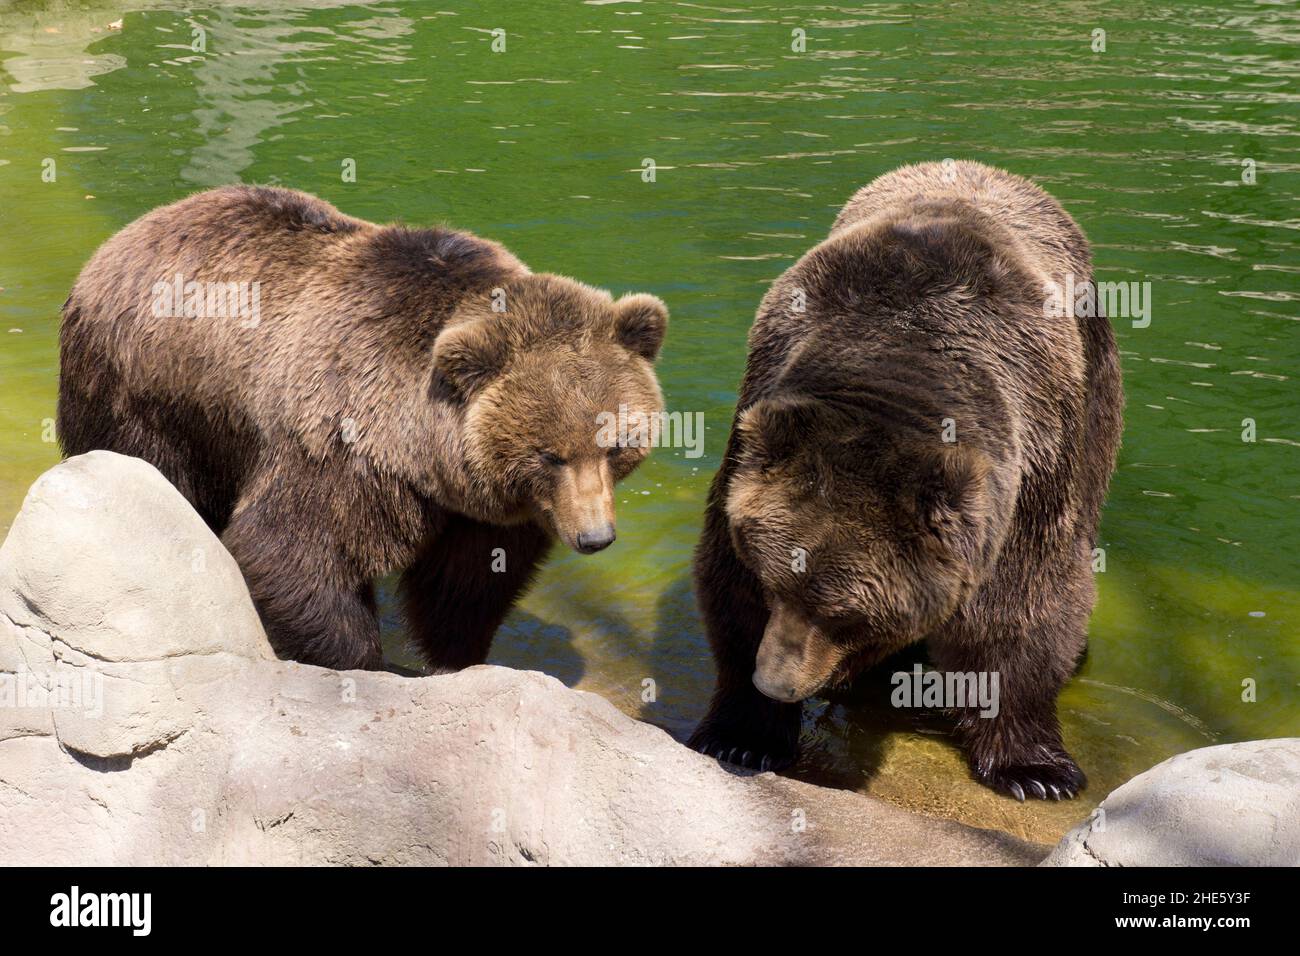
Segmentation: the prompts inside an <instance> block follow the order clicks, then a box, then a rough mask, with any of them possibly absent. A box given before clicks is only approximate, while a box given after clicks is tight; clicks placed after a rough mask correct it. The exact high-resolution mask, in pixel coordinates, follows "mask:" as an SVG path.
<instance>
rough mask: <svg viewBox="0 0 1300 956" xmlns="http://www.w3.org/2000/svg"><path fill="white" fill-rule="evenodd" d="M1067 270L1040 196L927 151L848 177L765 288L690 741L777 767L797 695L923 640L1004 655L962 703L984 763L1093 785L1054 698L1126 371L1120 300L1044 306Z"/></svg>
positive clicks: (1066, 234)
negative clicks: (987, 701)
mask: <svg viewBox="0 0 1300 956" xmlns="http://www.w3.org/2000/svg"><path fill="white" fill-rule="evenodd" d="M1067 274H1073V276H1074V277H1075V281H1076V283H1077V284H1082V283H1083V282H1086V281H1091V279H1092V266H1091V257H1090V253H1089V249H1088V244H1087V241H1086V240H1085V239H1084V236H1083V234H1082V233H1081V232H1080V230H1079V228H1078V227H1077V226H1076V225H1075V223H1074V221H1073V220H1072V219H1071V218H1070V217H1069V216H1068V215H1067V214H1066V212H1065V211H1064V210H1063V209H1062V208H1061V207H1060V205H1058V204H1057V203H1056V201H1055V200H1053V199H1052V198H1051V197H1050V196H1048V195H1047V194H1046V193H1044V192H1043V191H1042V190H1040V189H1039V188H1037V187H1036V186H1034V185H1033V184H1031V183H1029V182H1028V181H1026V180H1024V179H1021V178H1020V177H1018V176H1013V175H1011V174H1009V173H1006V172H1003V171H1001V170H996V169H991V168H989V167H987V166H983V165H980V164H978V163H957V164H955V166H948V167H944V166H941V165H939V164H924V165H919V166H909V167H904V168H902V169H899V170H896V171H894V172H892V173H889V174H887V175H885V176H882V177H880V178H879V179H877V180H876V181H875V182H873V183H871V184H870V185H868V186H867V187H865V188H864V189H862V190H860V191H859V192H858V193H857V194H856V195H855V196H854V197H853V198H852V199H851V200H850V201H849V203H848V204H847V205H846V206H845V207H844V209H843V211H842V212H841V213H840V215H839V217H838V219H837V220H836V222H835V225H834V228H833V229H832V230H831V234H830V236H829V238H827V239H826V240H825V241H824V242H822V243H821V244H820V245H818V246H816V247H815V248H814V249H812V250H811V251H810V252H809V253H807V254H806V255H805V256H804V257H803V258H802V259H800V260H799V261H798V262H797V263H796V264H795V265H794V266H792V267H791V268H790V269H789V271H787V272H786V273H785V274H784V275H783V276H781V277H780V278H779V279H778V280H777V281H776V283H775V284H774V285H773V286H772V288H771V289H770V291H769V292H768V294H767V295H766V296H765V297H764V299H763V302H762V305H761V306H760V307H759V311H758V317H757V319H756V321H755V323H754V326H753V329H752V330H751V332H750V338H749V362H748V367H747V369H746V372H745V377H744V381H743V383H742V385H741V392H740V401H739V407H738V410H737V416H736V422H735V427H734V428H733V431H732V435H731V439H730V442H729V444H728V447H727V452H726V456H725V458H724V461H723V464H722V468H721V469H720V471H719V473H718V475H717V477H716V479H715V480H714V483H713V487H712V490H711V493H710V496H709V505H708V512H707V515H706V519H705V529H704V535H703V539H702V541H701V542H700V545H699V548H698V551H697V554H696V566H695V573H696V584H697V592H698V595H699V600H700V604H701V608H702V610H703V614H704V618H705V622H706V624H707V627H708V631H709V639H710V643H711V645H712V648H713V652H714V657H715V660H716V663H717V669H718V684H717V690H716V693H715V695H714V699H713V702H712V705H711V707H710V710H709V712H708V715H707V716H706V717H705V719H704V721H703V722H702V723H701V725H700V727H699V728H698V729H697V730H696V732H695V735H694V737H693V738H692V744H693V745H694V746H696V747H697V748H699V749H701V750H703V751H705V752H707V753H710V754H713V755H716V756H719V757H722V758H725V759H728V760H730V761H732V762H739V763H742V764H745V765H747V766H754V767H762V768H764V769H766V768H768V767H780V766H783V765H786V764H788V763H790V762H791V761H793V759H794V757H795V755H796V750H797V743H798V735H799V727H800V707H801V705H800V703H799V701H801V700H803V699H804V698H806V697H808V696H809V695H811V694H814V693H816V692H817V691H818V690H819V689H820V688H822V687H825V686H829V685H834V684H837V683H840V682H843V681H846V680H848V679H850V678H851V677H852V676H853V675H854V674H855V673H857V672H858V671H860V670H861V669H862V668H865V667H868V666H870V665H871V664H873V663H876V662H878V661H880V660H881V659H882V658H884V657H886V656H887V655H889V654H890V653H892V652H894V651H897V650H898V649H900V648H902V647H903V646H905V645H907V644H910V643H912V642H915V641H919V640H922V639H925V640H927V642H928V645H929V648H930V651H931V654H932V656H933V657H934V660H935V662H936V664H937V665H938V666H939V667H940V668H941V669H943V670H945V671H962V672H970V671H974V672H997V673H998V674H999V679H1000V685H1001V686H1000V690H1001V695H1000V698H1001V699H1000V708H1001V712H1000V714H999V716H997V717H996V718H992V719H986V718H980V717H979V716H978V714H977V710H978V708H969V709H966V710H964V711H961V712H959V713H958V723H957V733H958V736H959V739H960V740H961V742H962V743H963V745H964V747H965V749H966V751H967V754H968V757H969V760H970V763H971V766H972V768H973V770H974V773H975V774H976V776H977V777H978V779H980V780H981V781H983V782H984V783H986V784H987V785H989V786H991V787H993V788H995V789H997V790H999V791H1002V792H1004V793H1008V794H1011V795H1013V796H1016V797H1018V798H1021V799H1023V798H1024V797H1025V796H1036V797H1048V796H1051V797H1055V798H1057V799H1059V798H1061V797H1069V796H1073V795H1074V794H1075V793H1076V792H1077V791H1078V790H1079V789H1080V788H1081V787H1082V786H1083V785H1084V777H1083V774H1082V773H1081V772H1080V771H1079V769H1078V767H1077V766H1076V765H1075V763H1074V761H1073V760H1072V759H1071V758H1070V756H1069V755H1068V753H1066V751H1065V748H1064V746H1063V744H1062V741H1061V734H1060V729H1059V726H1058V723H1057V720H1056V697H1057V694H1058V692H1059V691H1060V689H1061V687H1062V686H1063V685H1064V684H1065V682H1066V681H1067V680H1068V678H1069V677H1070V675H1071V674H1072V673H1073V670H1074V668H1075V666H1076V664H1077V661H1078V660H1079V658H1080V655H1081V654H1082V652H1083V650H1084V644H1085V636H1086V628H1087V623H1088V616H1089V614H1090V612H1091V609H1092V605H1093V601H1094V597H1095V590H1094V585H1093V579H1092V572H1091V564H1090V557H1091V551H1092V549H1093V547H1094V546H1095V544H1096V538H1097V527H1098V520H1099V515H1100V511H1101V506H1102V501H1103V498H1104V496H1105V492H1106V487H1107V483H1108V481H1109V478H1110V474H1111V471H1112V470H1113V468H1114V463H1115V456H1116V451H1117V448H1118V445H1119V437H1120V429H1121V410H1122V406H1123V395H1122V391H1121V385H1120V374H1119V365H1118V360H1117V355H1116V348H1115V342H1114V335H1113V333H1112V331H1111V328H1110V324H1109V322H1108V321H1107V320H1106V319H1105V318H1077V319H1076V318H1075V317H1074V316H1072V315H1071V316H1063V317H1059V318H1049V317H1048V315H1047V312H1046V310H1045V308H1044V302H1045V300H1046V299H1047V297H1048V294H1047V288H1046V286H1047V283H1048V282H1049V281H1054V282H1057V283H1064V281H1065V276H1066V275H1067ZM801 299H806V307H805V309H804V310H803V311H800V310H799V309H798V307H797V306H798V304H799V302H800V300H801ZM945 419H952V420H953V423H954V427H955V434H956V439H957V440H956V441H955V442H952V443H949V442H945V441H944V440H943V437H944V426H943V422H944V420H945ZM801 554H802V555H804V557H803V558H802V562H801V561H800V558H799V556H800V555H801Z"/></svg>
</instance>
